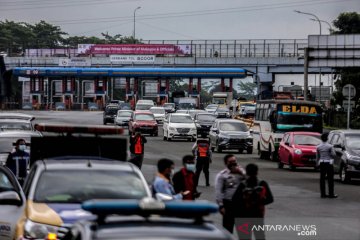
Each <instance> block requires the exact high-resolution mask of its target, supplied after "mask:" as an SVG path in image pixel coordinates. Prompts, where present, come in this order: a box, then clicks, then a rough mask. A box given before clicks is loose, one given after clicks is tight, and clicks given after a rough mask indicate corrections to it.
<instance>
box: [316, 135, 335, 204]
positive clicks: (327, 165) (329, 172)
mask: <svg viewBox="0 0 360 240" xmlns="http://www.w3.org/2000/svg"><path fill="white" fill-rule="evenodd" d="M321 140H322V141H323V142H322V143H321V144H319V145H318V146H317V148H316V162H317V165H320V194H321V195H320V196H321V198H326V197H328V198H337V197H338V195H336V194H334V166H333V164H334V157H335V156H336V153H335V150H334V147H333V146H332V145H331V144H330V143H327V140H328V133H323V134H322V135H321ZM326 178H327V180H328V187H329V195H326V193H325V179H326Z"/></svg>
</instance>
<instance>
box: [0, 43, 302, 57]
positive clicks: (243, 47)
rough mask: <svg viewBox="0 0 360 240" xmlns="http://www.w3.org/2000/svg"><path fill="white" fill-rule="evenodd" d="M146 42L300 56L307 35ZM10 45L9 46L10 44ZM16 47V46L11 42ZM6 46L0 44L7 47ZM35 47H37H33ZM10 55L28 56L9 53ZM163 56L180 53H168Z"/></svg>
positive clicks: (211, 51)
mask: <svg viewBox="0 0 360 240" xmlns="http://www.w3.org/2000/svg"><path fill="white" fill-rule="evenodd" d="M141 42H142V43H144V44H174V45H189V46H190V47H191V54H190V55H187V56H179V57H195V58H242V57H299V56H303V55H304V48H305V47H307V45H308V41H307V39H248V40H142V41H141ZM8 47H10V46H8ZM12 47H13V46H12ZM4 48H6V46H1V45H0V49H4ZM32 48H36V47H32ZM74 48H76V47H68V48H63V49H64V54H62V56H58V54H56V56H55V55H54V56H49V55H46V56H41V54H39V55H38V56H37V57H77V56H78V55H77V53H76V52H77V51H76V50H75V49H74ZM8 57H29V56H26V55H22V56H19V55H15V54H11V53H9V54H8ZM163 57H177V56H173V55H171V56H170V55H165V56H163Z"/></svg>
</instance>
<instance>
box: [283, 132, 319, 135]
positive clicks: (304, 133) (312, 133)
mask: <svg viewBox="0 0 360 240" xmlns="http://www.w3.org/2000/svg"><path fill="white" fill-rule="evenodd" d="M289 133H290V134H293V135H317V136H320V135H321V134H320V133H318V132H289Z"/></svg>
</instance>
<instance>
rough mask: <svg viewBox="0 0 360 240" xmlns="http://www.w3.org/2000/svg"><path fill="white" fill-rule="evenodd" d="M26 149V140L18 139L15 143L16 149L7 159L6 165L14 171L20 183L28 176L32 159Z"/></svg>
mask: <svg viewBox="0 0 360 240" xmlns="http://www.w3.org/2000/svg"><path fill="white" fill-rule="evenodd" d="M25 150H26V142H25V140H24V139H18V140H17V141H16V143H15V151H13V152H11V153H10V154H9V156H8V158H7V160H6V167H8V168H9V169H10V170H11V171H12V172H13V173H14V175H15V176H16V178H17V179H18V181H19V183H20V185H22V184H23V183H24V180H25V178H26V176H27V168H28V165H29V161H30V154H29V153H27V152H26V151H25Z"/></svg>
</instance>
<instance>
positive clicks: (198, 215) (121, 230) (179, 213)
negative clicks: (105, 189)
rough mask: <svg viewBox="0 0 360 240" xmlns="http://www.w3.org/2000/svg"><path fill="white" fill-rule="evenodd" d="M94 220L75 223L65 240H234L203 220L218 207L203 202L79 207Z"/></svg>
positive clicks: (127, 202)
mask: <svg viewBox="0 0 360 240" xmlns="http://www.w3.org/2000/svg"><path fill="white" fill-rule="evenodd" d="M82 208H83V209H84V210H85V211H89V212H91V213H93V214H95V215H98V218H97V220H95V221H94V220H93V221H91V220H87V221H86V220H85V221H79V222H77V223H76V224H75V225H74V226H73V227H72V229H71V230H70V231H69V232H68V234H67V235H66V236H65V238H64V239H65V240H72V239H77V240H99V239H119V240H120V239H143V240H146V239H149V240H152V239H160V240H161V239H163V240H165V239H171V240H184V239H190V240H191V239H193V240H195V239H197V240H213V239H217V240H225V239H235V238H234V236H232V235H231V234H230V233H229V232H227V231H226V230H224V229H222V228H218V227H216V226H215V225H214V224H213V223H211V222H209V221H206V220H204V219H203V217H204V216H206V215H209V214H210V213H216V212H217V211H218V206H217V205H216V204H214V203H209V202H206V201H196V202H195V201H166V202H160V201H157V200H155V199H152V198H145V199H142V200H140V201H138V200H112V201H104V200H103V201H100V200H92V201H87V202H84V203H83V204H82Z"/></svg>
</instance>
